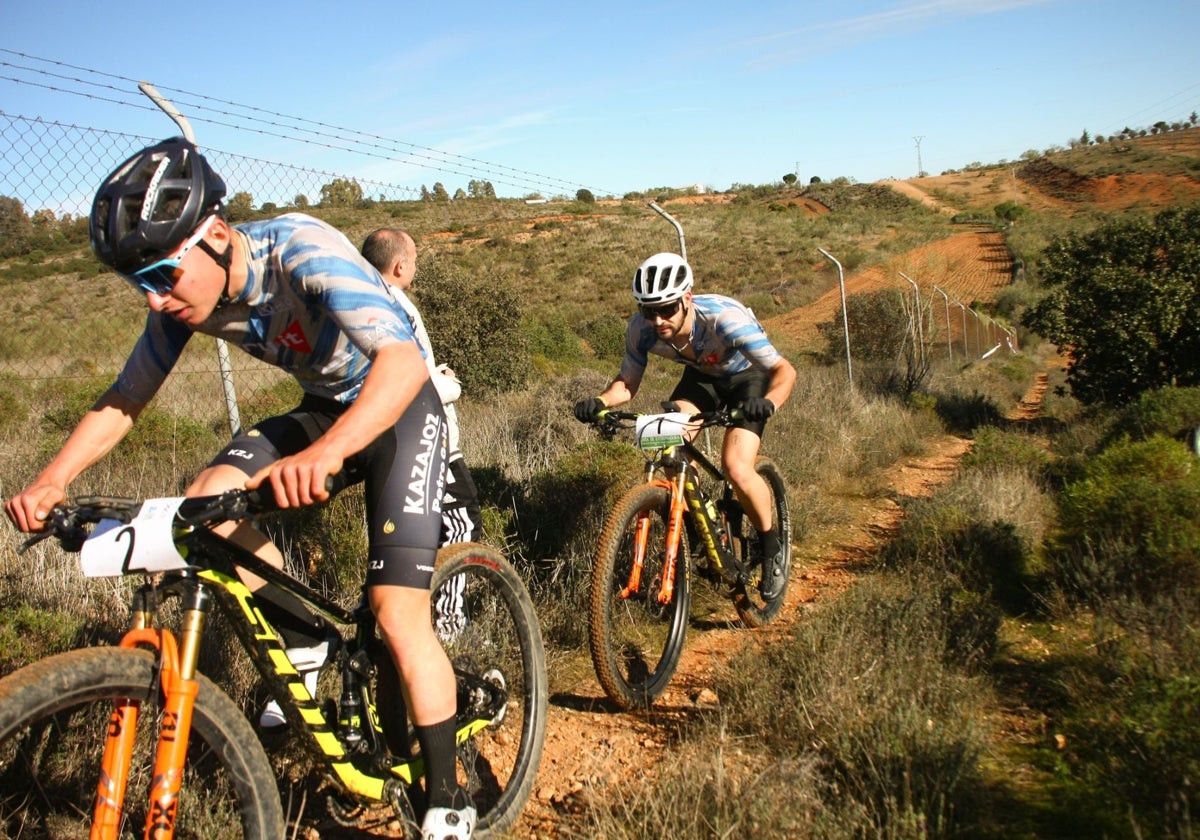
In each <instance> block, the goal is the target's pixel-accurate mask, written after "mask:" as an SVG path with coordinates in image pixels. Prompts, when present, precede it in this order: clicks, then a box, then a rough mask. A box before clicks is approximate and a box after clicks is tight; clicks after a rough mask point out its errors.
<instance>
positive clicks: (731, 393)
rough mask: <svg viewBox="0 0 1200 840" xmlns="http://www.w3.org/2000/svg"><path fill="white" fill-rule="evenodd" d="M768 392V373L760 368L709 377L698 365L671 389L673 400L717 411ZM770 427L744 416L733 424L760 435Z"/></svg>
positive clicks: (686, 369)
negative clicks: (684, 401)
mask: <svg viewBox="0 0 1200 840" xmlns="http://www.w3.org/2000/svg"><path fill="white" fill-rule="evenodd" d="M766 393H767V375H766V374H765V373H764V372H763V371H761V370H759V369H758V368H749V369H747V370H744V371H742V372H741V373H735V374H733V375H732V376H709V375H708V374H706V373H701V372H700V371H698V370H696V369H695V368H694V367H687V368H685V369H684V371H683V376H682V377H680V379H679V384H677V385H676V386H675V390H674V391H672V392H671V400H672V401H675V400H687V401H688V402H690V403H692V404H693V405H695V406H696V407H697V408H699V409H700V410H701V411H716V410H717V409H718V408H737V407H738V406H739V405H741V403H742V402H744V401H745V400H746V399H747V398H748V397H761V396H765V395H766ZM766 426H767V421H765V420H746V419H744V418H743V419H741V420H738V421H736V422H735V423H734V424H733V427H734V428H735V429H745V430H746V431H748V432H754V434H756V435H758V436H759V437H760V438H761V437H762V436H763V429H765V428H766Z"/></svg>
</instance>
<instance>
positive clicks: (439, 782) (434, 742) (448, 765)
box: [413, 717, 466, 808]
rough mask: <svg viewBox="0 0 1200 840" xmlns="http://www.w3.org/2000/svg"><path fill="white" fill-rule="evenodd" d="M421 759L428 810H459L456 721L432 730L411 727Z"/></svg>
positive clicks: (451, 719)
mask: <svg viewBox="0 0 1200 840" xmlns="http://www.w3.org/2000/svg"><path fill="white" fill-rule="evenodd" d="M413 728H414V729H415V730H416V731H417V742H418V743H420V745H421V755H422V756H424V757H425V797H426V799H428V800H429V807H430V808H462V807H464V806H465V804H466V803H464V802H461V801H460V800H462V799H464V798H465V797H463V796H456V795H455V794H457V793H458V790H459V787H458V781H457V780H456V779H455V769H456V765H457V759H456V757H455V752H454V729H455V721H454V718H453V717H449V718H447V719H446V720H444V721H442V722H441V723H435V724H433V725H432V726H414V727H413Z"/></svg>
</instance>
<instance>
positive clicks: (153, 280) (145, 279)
mask: <svg viewBox="0 0 1200 840" xmlns="http://www.w3.org/2000/svg"><path fill="white" fill-rule="evenodd" d="M215 218H217V217H216V216H209V217H208V218H207V219H206V220H205V221H204V222H203V223H202V224H201V225H200V227H198V228H196V232H195V233H193V234H192V235H191V237H189V238H188V240H187V241H186V242H184V243H183V245H182V246H180V248H179V250H178V251H176V252H175V254H174V255H173V256H170V257H164V258H162V259H161V260H158V261H156V262H152V263H150V265H148V266H146V267H145V268H143V269H139V270H138V271H135V272H134V273H133V274H122V275H121V276H122V277H124V278H125V279H126V280H127V281H129V284H130V285H131V286H133V287H134V288H135V289H137V290H138V291H141V292H149V293H150V294H155V295H167V294H170V293H171V290H172V289H174V288H175V283H176V282H177V281H178V280H179V264H180V263H181V262H183V258H184V257H185V256H186V255H187V252H188V251H190V250H192V248H194V247H195V246H196V243H197V242H199V241H200V240H201V239H203V238H204V235H205V234H206V233H208V229H209V228H210V227H211V226H212V223H213V219H215Z"/></svg>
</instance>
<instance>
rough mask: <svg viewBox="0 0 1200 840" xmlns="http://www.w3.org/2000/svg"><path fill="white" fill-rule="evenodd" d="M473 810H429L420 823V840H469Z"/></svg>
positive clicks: (469, 808)
mask: <svg viewBox="0 0 1200 840" xmlns="http://www.w3.org/2000/svg"><path fill="white" fill-rule="evenodd" d="M474 832H475V808H474V806H467V807H466V808H430V809H429V810H428V811H426V812H425V819H424V820H423V821H422V822H421V840H471V835H472V834H473V833H474Z"/></svg>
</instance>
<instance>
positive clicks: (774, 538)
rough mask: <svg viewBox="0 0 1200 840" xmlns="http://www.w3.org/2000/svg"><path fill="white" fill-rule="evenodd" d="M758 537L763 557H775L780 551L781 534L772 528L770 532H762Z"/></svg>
mask: <svg viewBox="0 0 1200 840" xmlns="http://www.w3.org/2000/svg"><path fill="white" fill-rule="evenodd" d="M758 537H759V544H760V545H761V546H762V552H763V557H774V556H775V553H776V552H777V551H779V532H778V531H777V530H776V529H774V528H772V529H771V530H770V531H760V532H759V534H758Z"/></svg>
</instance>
